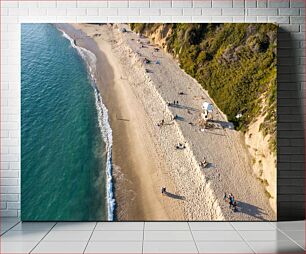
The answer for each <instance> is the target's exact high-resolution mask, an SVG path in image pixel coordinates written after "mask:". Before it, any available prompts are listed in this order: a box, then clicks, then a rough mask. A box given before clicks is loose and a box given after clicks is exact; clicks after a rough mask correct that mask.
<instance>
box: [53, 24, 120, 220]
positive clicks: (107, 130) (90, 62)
mask: <svg viewBox="0 0 306 254" xmlns="http://www.w3.org/2000/svg"><path fill="white" fill-rule="evenodd" d="M59 30H60V31H61V32H62V33H63V36H64V37H65V38H66V39H68V40H69V41H70V43H71V46H72V47H73V48H75V49H76V50H77V51H78V53H79V54H80V56H81V57H82V58H83V59H84V61H85V63H86V65H87V68H88V73H89V75H90V77H91V80H92V87H93V89H94V93H95V99H96V100H95V102H96V108H97V112H98V121H99V127H100V131H101V135H102V138H103V140H104V143H105V144H106V152H107V158H106V182H107V189H106V193H107V215H108V220H109V221H112V220H113V219H114V209H115V204H116V202H115V198H114V193H113V177H112V146H113V134H112V129H111V127H110V124H109V116H108V110H107V108H106V106H105V105H104V104H103V100H102V96H101V94H100V92H99V90H98V88H97V86H96V83H95V82H96V78H95V72H96V62H97V58H96V56H95V54H94V53H92V52H91V51H89V50H87V49H85V48H83V47H80V46H77V45H75V43H74V40H73V39H72V38H71V37H70V36H69V35H68V34H66V33H65V31H63V30H61V29H59Z"/></svg>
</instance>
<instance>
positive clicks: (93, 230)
mask: <svg viewBox="0 0 306 254" xmlns="http://www.w3.org/2000/svg"><path fill="white" fill-rule="evenodd" d="M97 225H98V222H96V224H95V226H94V228H93V229H92V232H91V234H90V236H89V239H88V241H87V243H86V246H85V248H84V251H83V254H84V253H85V251H86V249H87V246H88V244H89V242H90V239H91V237H92V235H93V233H94V232H95V229H96V227H97Z"/></svg>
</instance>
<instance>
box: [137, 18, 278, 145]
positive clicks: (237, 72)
mask: <svg viewBox="0 0 306 254" xmlns="http://www.w3.org/2000/svg"><path fill="white" fill-rule="evenodd" d="M131 29H132V30H134V31H136V32H139V33H143V34H145V35H147V36H150V37H152V36H153V35H154V36H156V34H155V33H160V34H159V37H163V36H166V34H167V37H166V38H165V39H166V45H165V46H166V49H167V50H168V52H169V53H171V54H172V55H173V56H174V57H175V58H177V59H178V60H179V63H180V66H181V68H183V69H184V70H185V71H186V73H188V74H189V75H191V76H192V77H194V78H195V79H196V80H197V81H198V82H199V83H200V84H201V85H202V86H203V88H204V89H206V90H207V91H208V93H209V95H210V96H211V97H212V98H213V100H214V101H215V103H216V104H217V105H218V107H219V108H220V109H221V110H222V111H223V112H224V113H225V114H226V115H227V117H228V120H229V121H231V122H233V123H234V124H235V127H236V129H238V130H241V131H246V130H247V128H248V126H249V124H250V123H251V122H252V121H253V120H254V119H256V117H258V116H263V115H265V114H266V115H265V121H264V123H263V124H261V126H260V129H261V131H262V132H263V134H264V135H267V134H270V135H271V138H270V145H271V147H270V148H271V150H272V151H275V149H276V51H277V44H276V43H277V26H276V25H273V24H229V23H228V24H131ZM164 31H170V32H169V33H165V32H164ZM237 116H241V117H237Z"/></svg>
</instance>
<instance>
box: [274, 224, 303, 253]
mask: <svg viewBox="0 0 306 254" xmlns="http://www.w3.org/2000/svg"><path fill="white" fill-rule="evenodd" d="M276 230H278V231H279V232H281V233H283V234H284V235H285V236H286V237H287V238H289V240H290V241H292V242H294V243H295V244H296V245H298V246H299V247H301V248H302V249H303V250H305V247H303V246H301V245H300V244H299V243H298V242H296V241H295V240H294V239H293V238H291V237H290V236H289V235H287V234H286V233H285V232H284V231H283V230H281V229H279V228H276Z"/></svg>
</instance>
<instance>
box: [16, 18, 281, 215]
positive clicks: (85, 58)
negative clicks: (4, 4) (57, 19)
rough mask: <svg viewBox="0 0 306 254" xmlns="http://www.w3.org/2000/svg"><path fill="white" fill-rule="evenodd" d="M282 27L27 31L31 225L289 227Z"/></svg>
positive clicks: (24, 58)
mask: <svg viewBox="0 0 306 254" xmlns="http://www.w3.org/2000/svg"><path fill="white" fill-rule="evenodd" d="M276 59H277V26H276V25H274V24H247V23H244V24H235V23H230V24H214V23H209V24H204V23H201V24H195V23H193V24H187V23H183V24H178V23H175V24H166V23H164V24H154V23H150V24H144V23H133V24H132V23H131V24H102V23H101V24H100V23H95V24H22V25H21V72H22V73H21V116H22V119H21V125H22V128H21V200H22V201H21V219H22V220H23V221H262V220H270V221H271V220H272V221H273V220H276V218H277V208H276V200H277V191H276V185H277V182H276V181H277V177H276V175H277V163H276V158H277V143H276V128H277V119H276V104H277V101H276V100H277V96H276V94H277V85H276V84H277V83H276V82H277V79H276V78H277V75H276V74H277V69H276Z"/></svg>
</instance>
